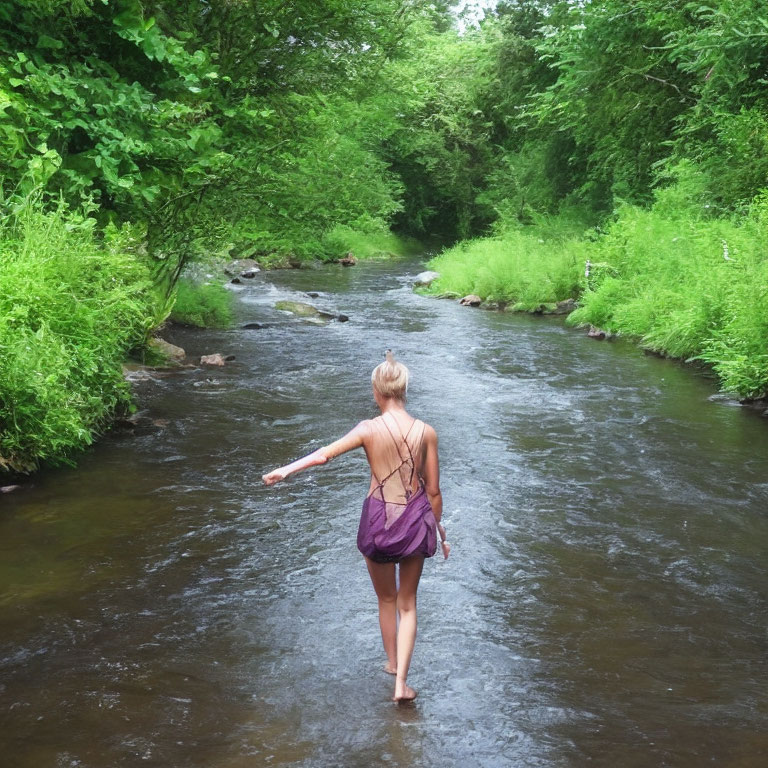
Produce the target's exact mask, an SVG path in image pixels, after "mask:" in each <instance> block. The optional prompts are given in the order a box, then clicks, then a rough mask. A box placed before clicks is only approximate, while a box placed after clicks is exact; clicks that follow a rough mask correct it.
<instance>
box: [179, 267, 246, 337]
mask: <svg viewBox="0 0 768 768" xmlns="http://www.w3.org/2000/svg"><path fill="white" fill-rule="evenodd" d="M232 318H233V313H232V294H231V293H230V292H229V291H228V290H227V289H226V288H224V286H222V285H219V284H218V283H199V282H194V281H192V280H189V279H185V278H182V279H181V280H179V282H178V283H177V285H176V297H175V301H174V303H173V310H172V311H171V314H170V318H169V319H170V320H171V322H174V323H179V324H181V325H193V326H195V327H197V328H226V327H227V326H229V325H231V324H232Z"/></svg>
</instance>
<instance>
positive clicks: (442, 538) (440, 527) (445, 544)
mask: <svg viewBox="0 0 768 768" xmlns="http://www.w3.org/2000/svg"><path fill="white" fill-rule="evenodd" d="M437 530H438V531H439V532H440V546H442V548H443V558H444V559H445V560H447V559H448V555H450V554H451V545H450V544H449V543H448V542H447V541H446V540H445V526H443V524H442V523H438V524H437Z"/></svg>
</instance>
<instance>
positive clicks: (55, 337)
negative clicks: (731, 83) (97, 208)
mask: <svg viewBox="0 0 768 768" xmlns="http://www.w3.org/2000/svg"><path fill="white" fill-rule="evenodd" d="M133 246H134V241H133V238H132V236H131V234H130V233H129V231H128V230H127V229H123V230H117V229H116V228H110V229H109V230H108V231H107V233H106V236H105V239H104V242H103V243H98V242H97V241H96V239H95V237H94V232H93V220H90V219H85V218H83V217H80V216H78V215H75V214H72V213H68V212H67V211H66V210H65V209H64V208H63V207H62V206H60V207H59V208H58V209H57V210H56V211H54V212H52V213H47V214H46V213H42V212H41V211H40V210H39V209H37V208H34V207H30V208H28V209H26V210H25V211H23V212H22V213H21V214H20V215H19V216H18V218H15V219H11V220H9V221H8V222H6V224H5V225H4V226H3V227H2V228H0V267H1V268H0V468H2V469H5V470H9V469H10V470H16V471H30V470H32V469H34V468H35V467H36V466H37V464H38V462H40V461H47V462H54V463H55V462H61V461H64V462H66V461H68V460H69V456H70V455H71V453H72V452H73V451H74V450H76V449H80V448H82V447H84V446H86V445H88V444H89V443H90V442H91V441H92V439H93V435H94V433H96V432H98V431H99V430H100V429H101V427H102V426H103V425H104V423H105V420H106V418H107V416H108V415H109V414H110V413H111V412H112V411H114V410H115V409H116V408H118V407H120V406H125V405H126V404H127V403H128V402H129V397H130V391H129V387H128V385H127V384H126V382H125V381H124V379H123V376H122V371H121V367H120V364H121V362H122V360H123V359H124V357H125V355H126V353H127V352H128V350H129V349H131V348H132V347H134V346H137V345H140V344H142V342H143V341H144V338H145V336H146V334H147V331H148V329H149V328H150V327H151V325H152V324H153V317H152V304H153V303H152V298H151V292H150V289H149V279H148V277H149V276H148V271H147V269H146V267H145V266H143V264H142V263H141V261H140V260H139V259H137V256H136V254H135V253H130V250H131V249H132V247H133Z"/></svg>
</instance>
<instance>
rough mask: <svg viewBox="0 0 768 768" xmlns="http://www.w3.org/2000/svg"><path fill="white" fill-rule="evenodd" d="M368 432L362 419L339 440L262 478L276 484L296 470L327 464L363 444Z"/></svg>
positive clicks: (265, 481) (270, 483)
mask: <svg viewBox="0 0 768 768" xmlns="http://www.w3.org/2000/svg"><path fill="white" fill-rule="evenodd" d="M365 434H366V422H364V421H361V422H360V423H359V424H358V425H357V426H356V427H355V428H354V429H351V430H350V431H349V432H347V434H346V435H344V437H340V438H339V439H338V440H335V441H334V442H332V443H330V445H326V446H324V447H323V448H318V449H317V450H316V451H313V452H312V453H310V454H308V455H307V456H303V457H302V458H300V459H297V460H296V461H294V462H292V463H291V464H286V465H285V466H284V467H279V468H278V469H273V470H272V471H271V472H268V473H267V474H266V475H262V478H261V479H262V480H263V481H264V483H265V485H274V484H275V483H278V482H280V480H285V478H286V477H288V475H292V474H294V473H295V472H301V470H302V469H308V468H309V467H317V466H319V465H320V464H325V463H326V462H327V461H330V460H331V459H333V458H335V457H336V456H340V455H341V454H342V453H346V452H347V451H351V450H354V449H355V448H359V447H360V446H361V445H362V444H363V439H364V437H365Z"/></svg>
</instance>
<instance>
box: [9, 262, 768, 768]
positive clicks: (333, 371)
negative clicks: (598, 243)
mask: <svg viewBox="0 0 768 768" xmlns="http://www.w3.org/2000/svg"><path fill="white" fill-rule="evenodd" d="M421 268H422V267H421V266H420V264H418V263H415V262H399V263H366V264H362V265H359V266H357V267H354V268H350V269H343V268H341V267H338V266H329V267H324V268H321V269H317V270H306V271H303V270H302V271H284V272H271V273H261V274H260V275H259V276H258V277H257V278H256V279H255V280H253V281H249V282H248V284H247V285H244V286H242V287H238V288H237V289H236V290H237V312H238V318H239V323H238V326H236V327H235V328H234V329H231V330H226V331H202V332H201V331H191V330H183V329H174V330H173V331H171V333H170V334H169V339H170V340H171V341H174V342H176V343H179V344H181V345H182V346H184V347H185V348H186V350H187V352H188V354H189V355H190V356H195V355H197V356H199V355H200V354H206V353H210V352H222V353H224V354H233V355H235V358H236V359H235V360H234V361H233V362H230V363H228V364H227V366H226V367H224V368H221V369H216V368H200V367H196V368H189V369H183V370H181V371H180V372H178V373H173V374H168V375H159V376H157V377H156V378H153V379H151V380H149V381H145V382H143V383H140V384H139V385H137V387H138V388H137V394H138V400H139V403H140V406H141V407H142V408H143V409H145V410H146V415H147V417H148V418H147V419H146V420H145V422H146V424H144V423H142V424H140V425H139V426H138V427H136V428H135V429H133V430H114V431H112V432H111V433H110V434H108V435H107V436H106V437H105V438H103V439H102V440H101V441H100V442H99V443H98V444H97V445H96V446H95V447H94V448H93V449H91V450H90V451H89V452H87V453H86V454H85V455H84V456H83V457H82V459H81V461H80V462H79V465H78V467H77V468H76V469H61V470H49V471H45V472H43V473H41V474H39V475H38V476H36V477H35V478H34V480H33V481H32V483H31V484H30V485H31V487H28V488H25V489H24V490H22V491H18V492H16V493H14V494H11V495H9V496H5V497H0V575H1V576H2V578H1V580H0V765H2V766H3V767H4V768H6V767H7V768H48V767H50V768H70V767H71V768H76V767H77V768H80V767H82V768H117V767H118V766H120V767H122V766H140V765H142V766H143V765H148V766H162V767H163V768H176V767H178V768H186V767H191V768H197V767H198V766H200V767H203V766H205V767H206V768H245V767H246V766H248V767H249V768H250V767H253V766H283V767H285V766H302V767H305V768H314V767H321V766H342V767H349V768H357V767H359V768H363V767H368V766H410V765H415V766H434V767H435V768H450V767H451V766H462V767H464V766H466V767H467V768H472V767H473V766H482V767H483V768H485V767H487V768H496V767H497V766H498V767H499V768H505V767H509V768H512V767H513V766H514V768H528V767H532V766H547V767H549V766H562V767H563V768H581V767H582V766H586V765H592V766H606V767H611V768H614V767H617V768H634V767H637V768H657V767H659V766H674V767H675V768H700V767H701V766H703V765H717V766H730V767H733V768H737V767H738V768H752V766H754V767H755V768H758V766H760V767H762V766H764V765H766V764H768V695H766V690H768V654H767V651H768V634H767V632H768V629H767V627H768V625H767V622H766V620H767V618H768V581H767V580H766V573H765V562H766V560H765V553H766V551H768V424H766V421H765V419H763V418H761V417H760V416H759V415H758V414H756V413H755V412H753V411H750V410H747V409H745V408H742V407H740V406H738V404H736V403H735V402H733V401H730V400H728V399H727V398H725V397H722V396H719V395H717V394H716V388H715V384H714V382H713V381H712V380H711V379H710V378H707V377H706V376H705V375H704V374H702V373H699V372H696V371H694V370H692V369H691V368H686V367H684V366H681V365H679V364H677V363H674V362H670V361H666V360H661V359H658V358H655V357H651V356H646V355H644V354H643V353H642V352H641V351H639V350H638V349H637V348H636V347H634V346H632V345H630V344H627V343H624V342H621V341H617V342H596V341H593V340H591V339H588V338H587V337H586V335H585V334H584V333H583V332H581V331H577V330H574V329H570V328H567V327H565V325H564V323H563V322H562V320H561V319H558V318H537V317H530V316H526V315H511V314H502V313H495V312H487V311H482V310H474V309H469V308H464V307H460V306H458V304H457V303H456V302H453V301H440V300H435V299H431V298H426V297H422V296H419V295H416V294H414V293H413V292H412V290H411V280H410V278H412V276H413V275H414V274H415V273H416V272H418V271H420V269H421ZM307 291H312V292H319V296H318V297H316V298H308V297H307V296H306V294H305V292H307ZM280 299H292V300H299V301H308V302H310V303H313V304H315V305H316V306H318V307H320V308H322V309H328V310H331V311H334V312H343V313H344V314H346V315H349V317H350V320H349V322H346V323H340V322H336V321H333V322H330V323H329V324H327V325H325V326H320V325H316V324H313V323H311V322H308V321H306V320H303V319H300V318H297V317H294V316H292V315H289V314H287V313H284V312H279V311H277V310H276V309H275V308H274V304H275V302H276V301H278V300H280ZM248 322H251V323H260V324H263V325H264V326H265V327H262V328H258V329H243V328H241V327H240V325H241V324H244V323H248ZM389 347H391V348H392V349H393V350H395V352H396V354H397V356H398V358H399V359H401V360H402V361H403V362H405V363H406V364H407V365H408V366H409V368H410V369H411V375H412V380H411V382H412V383H411V387H410V391H409V408H410V409H411V411H412V412H413V413H415V414H417V415H418V416H420V417H421V418H423V419H424V420H426V421H428V422H429V423H431V424H432V425H433V426H434V427H435V428H436V429H437V431H438V434H439V436H440V441H441V442H440V446H441V447H440V451H441V469H442V489H443V496H444V500H445V518H444V520H445V523H446V527H447V529H448V538H449V540H450V541H451V542H452V543H453V553H452V555H451V557H450V558H449V560H447V561H443V560H442V558H441V559H439V560H438V558H437V557H436V558H433V559H432V560H431V561H429V562H428V563H427V564H426V566H425V571H424V576H423V580H422V584H421V587H420V591H419V622H420V623H419V637H418V640H417V643H416V651H415V656H414V660H413V664H412V668H411V674H410V676H409V683H411V684H412V685H413V686H414V687H415V688H417V689H418V691H419V697H418V699H417V701H416V703H415V704H414V705H413V706H396V705H394V704H393V703H392V702H391V701H390V700H389V697H390V696H391V689H392V684H393V680H392V678H391V677H390V676H388V675H386V674H384V672H383V671H382V667H383V663H384V656H383V651H382V649H381V647H380V638H379V629H378V624H377V620H376V601H375V598H374V595H373V590H372V588H371V586H370V583H369V579H368V575H367V573H366V570H365V567H364V564H363V561H362V558H361V557H360V555H359V553H358V552H357V549H356V547H355V534H356V530H357V522H358V519H359V514H360V506H361V503H362V500H363V497H364V495H365V493H366V490H367V487H368V475H367V465H366V462H365V458H364V456H363V454H362V452H357V453H356V454H350V455H347V456H345V457H342V458H339V459H337V460H335V461H334V462H332V463H331V464H329V465H328V466H325V467H322V468H316V469H314V470H311V471H308V472H306V473H304V474H303V475H299V476H297V477H295V478H291V479H290V480H289V481H287V482H286V483H284V484H280V485H277V486H275V487H273V488H265V487H263V486H262V484H261V480H260V478H261V475H262V473H263V472H265V471H266V470H268V469H270V468H272V467H274V466H276V465H279V464H283V463H286V462H287V461H289V460H290V459H293V458H296V457H297V456H300V455H303V454H304V453H306V452H309V451H311V450H314V449H315V448H317V447H319V446H321V445H323V444H325V443H327V442H330V441H331V440H333V439H334V438H335V437H337V436H340V435H341V434H343V433H344V432H345V431H347V430H348V429H349V428H351V427H352V426H354V424H356V423H357V422H358V421H359V420H361V419H364V418H369V417H371V416H373V415H374V413H375V411H374V403H373V400H372V398H371V393H370V371H371V369H372V368H373V366H374V365H376V364H377V363H378V362H380V361H381V360H382V359H383V354H384V351H385V350H386V349H387V348H389ZM150 420H154V421H155V422H156V423H154V424H152V423H151V422H150Z"/></svg>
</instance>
